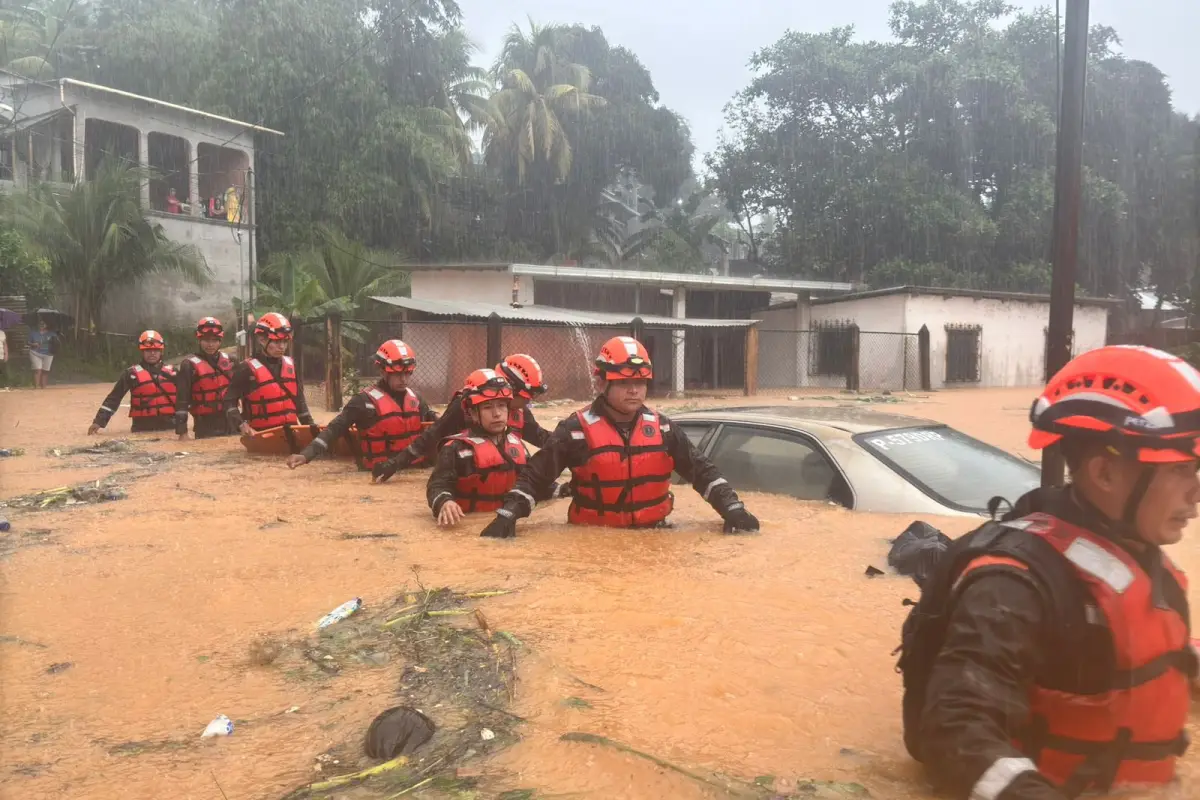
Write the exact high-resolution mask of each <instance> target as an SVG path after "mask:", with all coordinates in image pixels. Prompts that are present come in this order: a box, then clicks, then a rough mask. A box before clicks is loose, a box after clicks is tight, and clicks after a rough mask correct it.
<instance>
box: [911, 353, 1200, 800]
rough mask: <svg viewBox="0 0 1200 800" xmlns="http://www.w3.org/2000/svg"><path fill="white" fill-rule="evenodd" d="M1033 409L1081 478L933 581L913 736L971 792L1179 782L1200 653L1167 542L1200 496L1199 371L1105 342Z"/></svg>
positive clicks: (915, 627)
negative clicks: (1179, 759)
mask: <svg viewBox="0 0 1200 800" xmlns="http://www.w3.org/2000/svg"><path fill="white" fill-rule="evenodd" d="M1030 419H1031V421H1032V424H1033V430H1032V432H1031V434H1030V436H1029V446H1030V447H1032V448H1034V449H1041V448H1045V447H1048V446H1050V445H1053V444H1058V445H1059V446H1060V447H1061V449H1062V453H1063V456H1064V458H1065V460H1066V462H1067V466H1068V469H1069V471H1070V480H1069V482H1068V484H1067V485H1066V486H1065V487H1061V488H1042V489H1035V490H1033V491H1032V492H1030V493H1028V494H1026V495H1025V496H1024V497H1022V498H1020V499H1019V500H1018V501H1017V502H1016V503H1015V504H1014V505H1013V507H1012V508H1011V509H1010V511H1009V512H1008V513H1007V514H1005V515H1004V517H1003V518H1001V520H998V521H993V522H989V523H987V524H985V525H983V526H982V527H981V528H979V529H977V530H976V531H973V532H972V533H969V534H967V535H966V536H963V537H961V538H960V539H958V540H957V541H956V542H954V543H953V544H952V545H951V546H950V547H949V548H948V549H947V550H946V552H945V553H944V554H943V556H942V558H941V561H940V562H939V563H938V565H937V568H936V570H935V571H934V573H933V574H932V575H931V576H930V578H929V579H928V580H927V582H926V583H925V585H924V586H923V588H922V592H921V600H920V602H919V603H918V604H917V606H916V608H914V609H913V611H912V612H911V614H910V615H909V619H908V621H907V622H906V623H905V625H904V634H903V644H902V645H901V651H902V656H901V660H900V665H899V666H900V669H901V671H902V672H903V674H904V689H905V691H904V707H903V712H904V738H905V745H906V746H907V748H908V750H909V752H910V753H911V754H912V756H913V757H914V758H916V759H917V760H918V761H922V762H924V763H925V766H926V768H927V770H928V772H929V774H930V777H931V778H933V780H934V781H935V783H936V784H938V786H939V788H941V789H943V790H946V791H948V792H951V793H953V796H955V797H969V798H972V799H973V800H1066V798H1074V797H1077V796H1078V795H1079V794H1081V793H1082V792H1084V791H1087V790H1098V791H1099V792H1101V793H1104V792H1108V791H1110V790H1113V789H1121V788H1130V787H1133V786H1137V785H1162V784H1167V783H1170V782H1172V781H1173V780H1174V778H1175V762H1176V759H1177V757H1178V756H1180V755H1182V754H1183V752H1184V750H1185V749H1186V748H1187V735H1186V730H1185V726H1186V723H1187V719H1188V712H1189V706H1190V691H1189V690H1190V682H1191V679H1192V678H1193V677H1194V675H1195V674H1196V663H1197V661H1196V652H1195V649H1194V648H1193V647H1192V646H1191V645H1190V642H1189V618H1188V601H1187V581H1186V579H1185V578H1184V576H1183V574H1182V573H1181V572H1180V571H1179V569H1178V568H1176V567H1175V565H1174V564H1172V563H1171V561H1170V559H1168V558H1167V556H1166V555H1165V554H1164V553H1163V552H1162V549H1161V548H1162V547H1163V546H1164V545H1168V544H1174V543H1175V542H1178V541H1179V540H1180V538H1181V537H1182V535H1183V531H1184V528H1185V527H1186V526H1187V524H1188V522H1189V521H1190V520H1192V519H1194V518H1195V517H1196V505H1197V502H1198V501H1200V480H1198V479H1197V468H1198V467H1200V373H1198V372H1197V371H1196V370H1195V369H1193V368H1192V367H1191V366H1190V365H1189V364H1187V363H1186V362H1184V361H1182V360H1180V359H1178V358H1175V357H1174V356H1171V355H1169V354H1167V353H1164V352H1162V351H1159V350H1153V349H1150V348H1145V347H1131V346H1120V347H1102V348H1100V349H1098V350H1093V351H1091V352H1088V353H1085V354H1083V355H1081V356H1078V357H1077V358H1075V359H1074V360H1072V361H1071V362H1070V363H1068V364H1067V365H1066V366H1065V367H1064V368H1063V369H1062V370H1061V371H1060V372H1059V373H1058V374H1057V375H1055V376H1054V377H1053V378H1051V380H1050V381H1049V383H1048V385H1047V386H1046V388H1045V390H1044V391H1043V392H1042V394H1041V396H1040V397H1038V399H1037V400H1036V401H1035V402H1034V404H1033V407H1032V409H1031V411H1030ZM992 505H993V507H996V506H998V499H997V500H994V501H993V503H992Z"/></svg>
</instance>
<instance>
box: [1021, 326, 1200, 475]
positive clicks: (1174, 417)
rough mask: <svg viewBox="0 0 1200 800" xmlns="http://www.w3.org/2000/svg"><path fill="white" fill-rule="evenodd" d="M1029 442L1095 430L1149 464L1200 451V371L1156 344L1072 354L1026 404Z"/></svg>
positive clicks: (1095, 435) (1097, 436)
mask: <svg viewBox="0 0 1200 800" xmlns="http://www.w3.org/2000/svg"><path fill="white" fill-rule="evenodd" d="M1029 420H1030V422H1032V423H1033V431H1032V432H1031V433H1030V434H1029V446H1030V447H1032V448H1034V449H1036V450H1040V449H1042V448H1043V447H1049V446H1050V445H1052V444H1054V443H1055V442H1057V441H1059V440H1060V439H1062V438H1063V437H1064V436H1071V437H1080V436H1083V437H1090V438H1092V439H1094V440H1096V441H1099V442H1103V443H1105V444H1108V445H1110V446H1111V447H1113V448H1114V449H1116V450H1117V451H1118V452H1120V453H1123V454H1128V455H1130V456H1132V457H1134V458H1136V459H1137V460H1138V461H1142V462H1145V463H1148V464H1163V463H1170V462H1179V461H1191V460H1193V459H1197V458H1200V441H1198V440H1200V372H1197V371H1196V369H1195V367H1193V366H1192V365H1191V364H1189V363H1187V362H1186V361H1184V360H1183V359H1181V358H1177V357H1175V356H1173V355H1171V354H1170V353H1164V352H1163V351H1161V350H1155V349H1153V348H1151V347H1139V346H1137V345H1113V346H1109V347H1101V348H1099V349H1097V350H1092V351H1090V352H1087V353H1084V354H1083V355H1081V356H1078V357H1076V358H1073V359H1071V361H1070V362H1069V363H1068V364H1067V365H1066V366H1065V367H1063V368H1062V369H1061V370H1060V371H1059V372H1058V374H1057V375H1055V376H1054V377H1053V378H1051V379H1050V382H1049V383H1048V384H1047V385H1046V389H1045V391H1043V392H1042V395H1041V397H1039V398H1038V399H1037V400H1036V401H1034V403H1033V408H1031V409H1030V411H1029Z"/></svg>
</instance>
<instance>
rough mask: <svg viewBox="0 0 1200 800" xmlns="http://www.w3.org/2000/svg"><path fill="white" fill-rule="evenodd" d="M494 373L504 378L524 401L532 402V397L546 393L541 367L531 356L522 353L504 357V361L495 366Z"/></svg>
mask: <svg viewBox="0 0 1200 800" xmlns="http://www.w3.org/2000/svg"><path fill="white" fill-rule="evenodd" d="M496 372H498V373H499V374H500V375H502V376H504V379H505V380H506V381H508V382H509V384H510V385H511V386H512V388H513V391H514V392H516V393H517V395H518V396H520V397H524V398H525V399H526V400H532V399H533V397H534V395H539V394H545V393H546V381H545V379H544V378H543V377H542V367H541V365H540V364H538V362H537V361H535V360H534V358H533V356H527V355H525V354H524V353H514V354H513V355H511V356H505V357H504V360H503V361H501V362H500V363H499V364H497V365H496Z"/></svg>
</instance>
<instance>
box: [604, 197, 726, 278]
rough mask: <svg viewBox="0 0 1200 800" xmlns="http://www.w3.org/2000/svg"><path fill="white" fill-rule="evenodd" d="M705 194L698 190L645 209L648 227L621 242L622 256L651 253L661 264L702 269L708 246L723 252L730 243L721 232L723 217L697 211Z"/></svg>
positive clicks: (644, 215) (688, 269) (631, 256)
mask: <svg viewBox="0 0 1200 800" xmlns="http://www.w3.org/2000/svg"><path fill="white" fill-rule="evenodd" d="M704 196H705V195H704V193H702V192H695V193H693V194H692V195H691V196H690V197H689V198H688V199H687V200H682V199H680V200H678V201H676V202H675V203H672V204H669V205H666V206H663V207H661V208H659V207H651V208H650V209H649V210H648V211H646V212H644V213H643V214H642V217H641V221H642V222H643V223H645V224H646V227H645V228H642V229H641V230H639V231H637V232H636V233H634V234H633V235H632V236H630V237H629V238H628V239H626V240H624V241H623V242H621V245H620V252H621V257H622V258H625V259H630V258H638V257H640V256H642V255H647V254H648V255H650V256H651V257H652V258H655V259H656V260H658V261H660V262H663V263H661V264H659V266H665V267H672V268H675V269H683V270H686V271H696V270H702V269H703V268H704V267H705V265H706V264H707V258H706V256H705V253H704V249H705V248H706V247H714V248H716V249H717V250H719V251H720V252H722V253H725V252H727V251H728V248H729V243H728V242H727V241H726V240H725V239H724V238H723V237H722V236H720V234H719V228H718V226H719V225H720V219H719V218H718V217H716V216H714V215H711V214H698V213H697V212H698V211H699V209H700V203H701V202H702V201H703V200H704Z"/></svg>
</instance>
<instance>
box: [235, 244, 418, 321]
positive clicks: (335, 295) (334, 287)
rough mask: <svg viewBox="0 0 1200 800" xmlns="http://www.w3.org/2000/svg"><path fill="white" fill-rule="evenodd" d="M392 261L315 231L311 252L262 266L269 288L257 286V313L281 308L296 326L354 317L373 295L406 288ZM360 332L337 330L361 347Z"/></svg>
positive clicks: (278, 258) (403, 274) (403, 275)
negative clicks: (334, 316)
mask: <svg viewBox="0 0 1200 800" xmlns="http://www.w3.org/2000/svg"><path fill="white" fill-rule="evenodd" d="M394 261H395V259H394V258H393V257H390V256H388V255H387V254H384V253H377V252H372V251H371V250H369V249H367V248H366V247H364V246H363V245H362V244H360V243H358V242H354V241H351V240H349V239H347V238H346V236H345V235H343V234H342V233H341V232H340V231H337V230H335V229H333V228H331V227H328V226H324V225H322V226H319V227H318V228H317V231H316V237H315V239H314V242H313V245H312V247H311V248H309V249H307V250H303V251H300V252H297V253H283V254H280V255H277V256H275V257H273V258H271V259H270V260H269V261H268V262H267V263H266V264H265V265H264V266H263V270H262V276H263V278H265V279H266V280H268V281H271V282H272V283H273V284H274V285H268V284H262V283H260V284H258V296H257V301H258V302H257V305H258V307H259V308H258V313H265V312H266V311H273V310H274V311H277V310H279V309H281V308H282V309H287V310H288V311H289V312H290V313H291V314H292V315H294V316H295V317H296V318H297V319H298V320H305V319H320V318H321V317H324V316H327V315H329V314H353V313H355V312H356V311H358V310H359V309H361V308H362V307H363V305H365V303H366V301H367V299H368V298H369V297H371V296H372V295H395V294H399V293H400V292H402V291H404V289H405V288H407V287H408V283H409V273H408V272H406V271H405V270H404V269H403V268H402V267H400V266H394V265H393V263H391V262H394ZM365 331H366V326H364V325H360V324H357V323H354V322H345V323H343V325H342V334H343V336H344V337H345V338H347V339H350V340H352V341H362V334H363V333H364V332H365Z"/></svg>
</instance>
